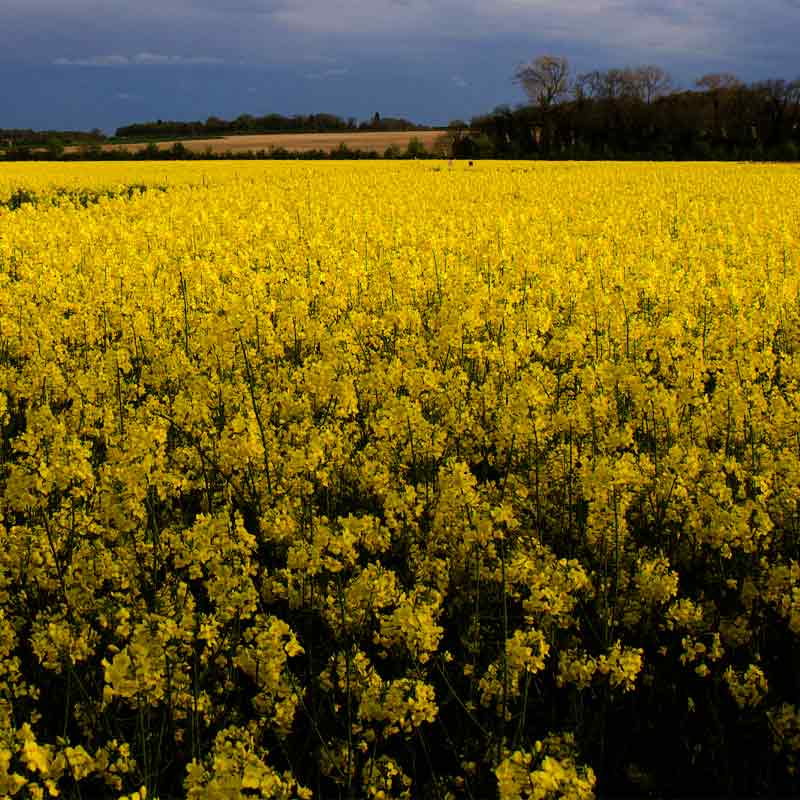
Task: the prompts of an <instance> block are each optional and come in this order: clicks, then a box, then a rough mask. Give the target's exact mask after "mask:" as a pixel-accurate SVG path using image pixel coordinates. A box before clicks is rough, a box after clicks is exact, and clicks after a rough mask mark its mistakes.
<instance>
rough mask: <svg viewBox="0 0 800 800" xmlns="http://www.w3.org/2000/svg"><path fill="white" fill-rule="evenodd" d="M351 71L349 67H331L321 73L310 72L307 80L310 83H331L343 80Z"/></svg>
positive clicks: (307, 74)
mask: <svg viewBox="0 0 800 800" xmlns="http://www.w3.org/2000/svg"><path fill="white" fill-rule="evenodd" d="M349 72H350V70H349V69H348V68H347V67H331V68H330V69H324V70H322V71H321V72H308V73H306V78H307V79H308V80H310V81H329V80H335V79H336V78H343V77H345V75H347V74H348V73H349Z"/></svg>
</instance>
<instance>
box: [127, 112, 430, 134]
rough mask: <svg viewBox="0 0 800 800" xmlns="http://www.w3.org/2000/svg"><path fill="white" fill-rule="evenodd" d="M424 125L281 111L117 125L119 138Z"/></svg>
mask: <svg viewBox="0 0 800 800" xmlns="http://www.w3.org/2000/svg"><path fill="white" fill-rule="evenodd" d="M425 127H426V126H423V125H416V124H414V123H413V122H409V121H408V120H407V119H401V118H398V117H382V116H381V115H380V114H377V113H376V114H375V115H374V116H373V117H372V118H371V119H370V120H369V121H364V122H361V123H359V122H358V121H357V120H355V119H354V118H353V117H350V118H349V119H343V118H342V117H339V116H337V115H336V114H295V115H293V116H289V117H285V116H283V115H281V114H265V115H264V116H260V117H257V116H253V115H252V114H240V115H239V116H238V117H236V119H233V120H230V121H229V120H224V119H220V118H219V117H209V118H208V119H207V120H206V121H205V122H202V121H200V120H195V121H192V122H179V121H175V120H168V121H165V120H160V119H159V120H156V121H154V122H135V123H132V124H131V125H124V126H122V127H121V128H117V130H116V134H115V136H116V137H117V138H119V139H167V138H174V137H181V138H183V137H187V138H188V137H202V136H219V135H229V134H237V133H336V132H338V131H354V130H361V131H414V130H423V129H425Z"/></svg>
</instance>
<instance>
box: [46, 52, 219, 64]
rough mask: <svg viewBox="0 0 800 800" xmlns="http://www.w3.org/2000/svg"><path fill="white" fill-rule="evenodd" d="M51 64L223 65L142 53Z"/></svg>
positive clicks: (205, 58)
mask: <svg viewBox="0 0 800 800" xmlns="http://www.w3.org/2000/svg"><path fill="white" fill-rule="evenodd" d="M53 63H54V64H56V65H58V66H62V67H64V66H67V67H128V66H140V65H144V66H147V65H156V66H164V65H172V64H182V65H192V64H223V63H224V60H223V59H221V58H214V57H211V56H175V55H164V54H162V53H149V52H143V53H136V54H135V55H133V56H123V55H106V56H89V57H88V58H56V59H54V61H53Z"/></svg>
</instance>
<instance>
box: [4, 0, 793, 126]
mask: <svg viewBox="0 0 800 800" xmlns="http://www.w3.org/2000/svg"><path fill="white" fill-rule="evenodd" d="M0 3H1V4H2V6H3V8H2V12H0V22H1V24H0V71H3V72H5V73H8V72H9V70H12V69H14V70H17V73H16V74H18V75H20V76H22V80H21V82H20V81H19V80H17V81H16V82H14V81H11V82H9V81H8V80H6V81H5V85H4V87H3V88H2V89H0V92H2V94H3V95H4V99H5V102H6V106H5V108H6V109H7V114H8V113H11V114H13V115H15V118H16V120H17V121H18V122H19V121H20V120H21V119H23V118H24V117H25V115H26V114H27V113H28V111H26V108H27V109H30V108H31V107H32V104H33V103H35V102H36V93H37V92H38V93H39V94H42V93H43V92H45V87H46V85H52V86H53V87H55V86H56V85H58V86H62V85H67V86H70V87H72V88H71V91H72V92H73V94H72V95H71V99H72V108H73V111H72V112H71V113H74V114H77V113H78V110H77V109H79V108H81V107H82V106H81V102H84V103H85V104H87V105H86V106H85V107H89V106H88V104H89V103H90V100H89V99H88V98H90V97H91V98H92V100H91V102H96V97H95V95H96V93H97V92H100V91H101V90H100V88H99V87H101V86H102V92H104V93H105V94H104V95H103V96H104V97H105V96H110V97H112V98H118V96H119V95H130V96H134V97H136V98H139V99H137V108H136V109H135V113H136V114H139V115H141V114H144V115H145V116H147V115H150V116H163V112H164V109H165V107H166V108H167V111H168V110H169V104H170V103H171V104H172V107H173V108H175V109H178V107H180V109H181V113H187V114H191V115H194V116H198V117H199V116H203V115H205V114H210V113H221V112H222V110H225V109H227V108H228V107H230V106H232V105H233V104H235V103H238V104H239V108H238V109H231V111H232V113H234V114H235V113H240V112H241V111H249V112H259V111H265V110H267V109H271V110H276V111H281V112H288V111H290V110H293V109H297V110H298V111H300V110H304V111H313V110H320V108H321V107H324V108H325V109H326V110H329V111H332V112H334V113H341V114H343V115H349V114H361V113H362V110H363V111H364V113H372V112H373V111H375V110H381V112H382V113H384V112H385V113H387V114H388V113H390V108H389V107H392V108H393V109H400V108H403V109H407V111H408V113H409V114H410V116H413V117H414V118H416V119H419V120H420V121H445V122H446V121H447V117H449V116H466V117H469V116H470V115H472V114H476V113H480V112H482V111H486V110H489V109H490V108H492V107H493V106H495V105H497V104H500V103H512V104H513V103H516V102H521V101H522V99H523V96H522V94H521V92H520V91H519V89H518V87H514V85H513V84H512V82H511V75H512V74H513V72H514V69H515V67H516V66H517V65H518V64H519V63H520V62H522V61H526V60H528V59H530V58H532V57H534V56H536V55H538V54H541V53H553V54H558V55H565V56H567V57H568V58H569V59H570V61H571V63H572V64H573V66H574V67H575V69H576V70H577V71H585V70H588V69H593V68H600V69H604V68H608V67H611V66H625V65H632V64H639V63H656V64H658V65H660V66H662V67H664V68H665V69H667V70H668V71H669V72H670V73H671V74H672V75H673V77H674V78H675V79H676V81H677V83H678V84H683V85H687V86H688V85H691V84H692V82H693V81H694V79H695V78H697V77H699V76H700V75H702V74H703V73H705V72H711V71H730V72H734V73H736V74H738V75H739V76H740V77H741V78H743V79H744V80H756V79H761V78H769V77H783V78H794V77H797V76H798V73H800V64H798V61H797V58H796V55H795V51H796V44H795V41H794V40H795V38H796V34H797V31H798V30H800V0H760V2H758V3H753V2H745V1H744V0H695V1H694V2H689V0H673V2H657V1H656V0H562V2H544V1H543V0H494V1H493V2H487V0H335V1H334V0H231V2H222V0H157V2H156V1H155V0H139V2H137V3H135V4H134V3H130V2H128V0H0ZM45 65H49V66H48V67H47V69H46V70H44V71H42V69H39V68H43V67H44V66H45ZM34 68H36V69H39V71H38V72H34V71H33V70H34ZM26 69H27V71H26ZM237 69H238V72H237ZM48 70H49V71H48ZM34 74H35V75H36V76H37V78H36V81H37V82H36V84H35V86H34V85H33V84H32V83H31V81H32V80H33V78H32V76H33V75H34ZM104 75H106V77H103V76H104ZM165 75H173V79H171V80H167V79H166V78H164V77H163V76H165ZM226 81H227V82H228V83H226ZM48 82H49V83H48ZM21 84H25V85H26V86H27V88H26V89H25V90H23V89H21V88H20V85H21ZM223 86H226V87H227V88H223ZM240 86H244V87H250V88H253V87H255V88H256V89H257V91H255V92H251V91H247V90H244V89H243V90H242V92H241V93H240V92H239V87H240ZM215 87H217V88H215ZM53 91H54V92H55V91H56V90H55V89H53ZM59 91H60V90H59ZM215 91H219V98H217V97H216V96H215V95H214V92H215ZM424 92H428V94H427V95H426V94H424ZM6 98H10V105H9V100H8V99H6ZM81 98H83V101H82V100H81ZM256 101H258V103H259V104H260V107H258V108H254V107H253V105H252V104H254V103H255V102H256ZM115 104H116V106H115V105H114V104H113V103H112V107H111V108H109V109H105V110H104V109H102V108H101V109H99V110H97V111H96V113H97V114H98V115H99V114H101V113H105V114H106V116H107V121H106V122H101V123H95V124H101V126H104V127H105V126H107V125H110V124H113V120H112V117H111V116H110V115H111V114H112V111H113V108H114V107H120V108H119V110H118V112H114V113H118V114H122V113H128V114H131V113H133V110H132V109H131V108H130V107H129V105H130V104H129V103H128V104H127V105H126V104H125V103H122V102H121V101H120V100H119V99H117V100H115ZM62 106H63V104H53V105H52V107H53V108H56V107H58V108H61V107H62ZM212 106H213V108H212ZM92 108H94V107H93V106H92ZM8 109H10V111H8ZM148 109H149V111H148ZM156 109H158V113H157V112H156ZM432 109H438V113H434V114H431V110H432ZM174 113H175V115H177V113H178V112H177V110H176V111H175V112H174ZM398 113H399V112H398ZM36 116H37V119H38V118H39V117H40V116H41V114H39V112H38V111H37V115H36ZM114 119H116V118H114ZM3 124H4V122H3V121H2V120H0V126H2V125H3ZM53 124H57V120H56V119H54V120H53ZM87 124H88V123H87Z"/></svg>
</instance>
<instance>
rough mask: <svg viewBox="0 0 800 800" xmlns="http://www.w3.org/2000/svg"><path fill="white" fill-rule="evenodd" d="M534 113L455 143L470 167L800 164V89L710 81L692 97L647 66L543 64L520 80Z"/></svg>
mask: <svg viewBox="0 0 800 800" xmlns="http://www.w3.org/2000/svg"><path fill="white" fill-rule="evenodd" d="M514 78H515V81H516V82H517V83H519V84H520V85H521V86H522V88H523V89H524V90H525V92H526V94H527V95H528V100H529V104H528V105H525V106H522V107H519V108H517V109H515V110H511V109H509V108H507V107H505V108H502V107H501V108H497V109H495V110H494V111H493V112H492V113H490V114H484V115H481V116H478V117H474V118H473V119H472V121H471V123H470V126H469V132H467V133H465V132H464V131H460V130H459V131H458V132H457V135H456V136H454V141H453V153H454V155H456V156H461V157H465V158H472V157H480V156H490V157H495V158H513V157H517V158H519V157H538V158H645V159H653V158H655V159H697V160H701V159H723V160H724V159H744V160H765V159H770V160H782V161H794V160H798V158H800V80H783V79H775V80H767V81H759V82H756V83H751V84H745V83H744V82H742V81H740V80H739V79H738V78H736V76H735V75H732V74H729V73H712V74H708V75H704V76H703V77H701V78H700V79H698V80H697V82H696V84H695V87H694V88H693V89H691V90H677V89H674V88H673V84H672V81H671V80H670V77H669V75H668V74H667V72H666V71H665V70H663V69H661V68H660V67H658V66H655V65H652V64H647V65H643V66H637V67H630V66H628V67H622V68H614V69H608V70H604V71H600V70H595V71H592V72H587V73H583V74H580V75H576V76H574V77H573V76H572V72H571V69H570V65H569V62H568V61H567V59H566V58H563V57H557V56H550V55H547V56H540V57H538V58H536V59H534V60H533V61H532V62H531V63H530V64H526V65H523V66H522V67H519V68H518V69H517V71H516V73H515V75H514Z"/></svg>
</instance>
